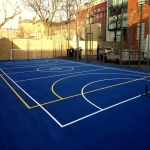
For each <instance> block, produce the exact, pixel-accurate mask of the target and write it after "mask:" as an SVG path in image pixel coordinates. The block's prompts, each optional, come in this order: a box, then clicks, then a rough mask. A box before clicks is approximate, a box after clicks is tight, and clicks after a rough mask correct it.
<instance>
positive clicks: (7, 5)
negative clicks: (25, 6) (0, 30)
mask: <svg viewBox="0 0 150 150" xmlns="http://www.w3.org/2000/svg"><path fill="white" fill-rule="evenodd" d="M1 4H2V5H1ZM1 4H0V5H1V8H0V14H1V16H3V20H2V22H1V23H0V27H2V26H3V25H4V24H6V23H7V22H8V21H9V20H10V19H13V18H14V17H15V16H17V15H18V14H21V13H22V10H21V9H20V7H19V4H18V3H17V2H16V3H15V4H13V2H12V1H9V0H2V1H1ZM8 10H9V11H8ZM11 10H12V12H11V14H10V13H9V12H10V11H11Z"/></svg>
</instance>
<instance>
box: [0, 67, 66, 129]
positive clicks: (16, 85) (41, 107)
mask: <svg viewBox="0 0 150 150" xmlns="http://www.w3.org/2000/svg"><path fill="white" fill-rule="evenodd" d="M0 70H1V72H3V74H4V75H5V76H6V77H7V78H8V79H10V80H11V81H12V82H13V83H14V84H15V85H16V86H17V87H18V88H19V89H20V90H21V91H22V92H23V93H24V94H26V95H27V96H28V97H29V98H30V99H31V100H32V101H34V102H35V103H36V104H37V105H39V106H40V107H41V109H43V111H44V112H46V113H47V114H48V116H50V117H51V118H52V119H53V120H54V121H55V122H56V123H57V124H58V125H59V126H60V127H63V126H62V124H61V123H60V122H59V121H58V120H56V118H54V116H53V115H52V114H50V113H49V112H48V111H47V110H46V109H45V108H44V107H43V106H42V105H40V103H38V102H37V101H36V100H35V99H34V98H32V97H31V96H30V95H29V94H28V93H27V92H25V91H24V90H23V89H22V88H21V87H20V86H19V85H18V84H17V83H15V81H13V80H12V79H11V78H10V77H9V76H8V75H7V74H6V73H5V72H4V71H3V70H2V69H0Z"/></svg>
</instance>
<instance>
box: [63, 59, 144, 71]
mask: <svg viewBox="0 0 150 150" xmlns="http://www.w3.org/2000/svg"><path fill="white" fill-rule="evenodd" d="M61 61H64V62H72V63H76V64H84V63H87V62H84V63H83V62H82V63H81V62H74V61H70V60H68V61H67V60H61ZM88 65H89V66H97V67H103V68H107V69H112V70H120V71H125V72H132V73H138V74H145V72H138V71H131V70H126V69H119V68H112V67H110V66H108V67H105V66H104V65H105V64H97V65H94V64H88ZM115 67H120V66H115ZM129 69H130V68H129ZM143 71H144V70H143Z"/></svg>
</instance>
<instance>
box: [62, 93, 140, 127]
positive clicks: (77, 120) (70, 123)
mask: <svg viewBox="0 0 150 150" xmlns="http://www.w3.org/2000/svg"><path fill="white" fill-rule="evenodd" d="M141 96H142V95H141V94H140V95H137V96H134V97H132V98H130V99H127V100H125V101H122V102H120V103H116V104H114V105H112V106H109V107H106V108H103V109H101V110H99V111H96V112H94V113H91V114H89V115H86V116H84V117H81V118H79V119H76V120H74V121H71V122H69V123H66V124H64V125H62V128H64V127H67V126H69V125H72V124H74V123H76V122H79V121H81V120H83V119H86V118H88V117H91V116H93V115H95V114H98V113H100V112H103V111H105V110H108V109H110V108H113V107H116V106H118V105H121V104H123V103H126V102H129V101H131V100H134V99H136V98H138V97H141Z"/></svg>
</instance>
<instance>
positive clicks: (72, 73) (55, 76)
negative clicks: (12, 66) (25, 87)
mask: <svg viewBox="0 0 150 150" xmlns="http://www.w3.org/2000/svg"><path fill="white" fill-rule="evenodd" d="M97 70H104V69H94V70H89V71H80V72H74V73H67V74H59V75H54V76H46V77H40V78H32V79H25V80H17V81H15V82H25V81H32V80H40V79H47V78H54V77H59V76H62V75H72V74H77V73H87V72H91V71H97ZM107 74H108V73H107Z"/></svg>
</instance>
